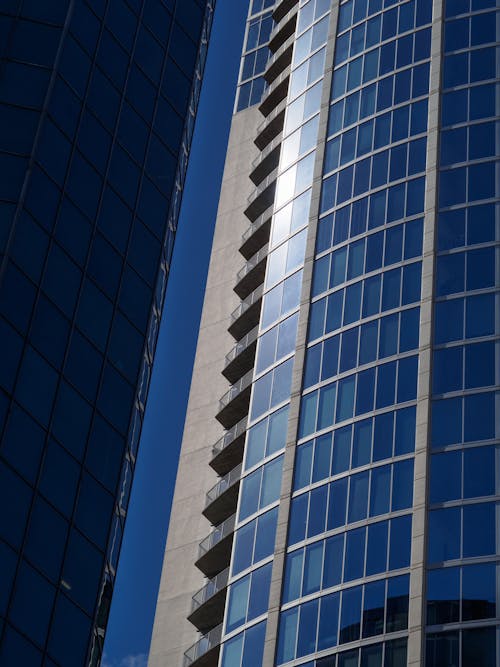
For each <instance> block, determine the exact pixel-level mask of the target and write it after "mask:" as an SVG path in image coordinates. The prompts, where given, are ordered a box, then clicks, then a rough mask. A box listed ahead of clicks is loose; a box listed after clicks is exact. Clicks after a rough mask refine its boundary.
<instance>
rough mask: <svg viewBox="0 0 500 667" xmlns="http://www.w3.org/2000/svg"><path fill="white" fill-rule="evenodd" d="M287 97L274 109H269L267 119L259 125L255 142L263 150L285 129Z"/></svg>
mask: <svg viewBox="0 0 500 667" xmlns="http://www.w3.org/2000/svg"><path fill="white" fill-rule="evenodd" d="M286 103H287V100H286V97H285V98H283V99H282V100H281V102H280V103H279V104H277V105H276V107H275V108H274V109H268V110H267V111H268V113H267V116H266V118H265V120H264V121H263V122H262V123H261V124H260V125H259V126H258V127H257V134H256V136H255V140H254V143H255V145H256V146H257V147H258V148H260V149H261V150H262V149H263V148H265V147H266V146H267V144H268V143H269V142H270V141H271V140H272V139H274V137H275V136H276V135H277V134H278V133H279V132H281V130H282V129H283V123H284V120H285V108H286Z"/></svg>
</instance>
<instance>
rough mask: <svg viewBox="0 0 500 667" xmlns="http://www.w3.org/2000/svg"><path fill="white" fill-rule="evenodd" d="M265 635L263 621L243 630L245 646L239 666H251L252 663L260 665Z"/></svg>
mask: <svg viewBox="0 0 500 667" xmlns="http://www.w3.org/2000/svg"><path fill="white" fill-rule="evenodd" d="M265 636H266V623H265V622H264V623H259V624H258V625H255V626H254V627H253V628H249V629H248V630H247V631H246V632H245V646H244V649H243V660H242V663H241V667H253V665H260V664H261V663H262V659H263V656H264V640H265ZM229 664H232V663H229Z"/></svg>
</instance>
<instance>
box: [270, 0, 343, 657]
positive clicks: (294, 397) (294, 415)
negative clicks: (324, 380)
mask: <svg viewBox="0 0 500 667" xmlns="http://www.w3.org/2000/svg"><path fill="white" fill-rule="evenodd" d="M338 11H339V0H333V2H332V9H331V14H330V26H329V34H328V42H327V50H326V67H325V74H324V78H323V91H322V98H321V111H320V117H319V128H318V140H317V148H316V157H315V163H314V178H313V185H312V196H311V208H310V211H309V225H308V231H307V245H306V254H305V261H304V273H303V281H302V294H301V302H300V313H299V324H298V330H297V343H296V346H295V361H294V367H293V375H292V391H291V401H290V412H289V417H288V432H287V442H286V449H285V459H284V463H283V477H282V483H281V495H280V506H279V513H278V526H277V530H276V546H275V550H274V562H273V570H272V575H271V591H270V596H269V614H268V620H267V627H266V640H265V646H264V659H263V662H262V667H273V665H274V661H275V654H276V642H277V637H278V623H279V610H280V603H281V588H282V581H283V574H284V566H285V555H286V538H287V530H288V517H289V513H290V501H291V494H292V482H293V466H294V461H295V449H296V445H297V430H298V422H299V409H300V397H301V389H302V374H303V368H304V358H305V350H306V344H307V324H308V321H309V306H310V298H311V283H312V276H313V265H314V251H315V247H316V230H317V226H318V215H319V203H320V196H321V182H322V174H323V156H324V151H325V142H326V136H327V127H328V114H329V110H330V89H331V81H332V73H333V56H334V51H335V36H336V34H337V19H338Z"/></svg>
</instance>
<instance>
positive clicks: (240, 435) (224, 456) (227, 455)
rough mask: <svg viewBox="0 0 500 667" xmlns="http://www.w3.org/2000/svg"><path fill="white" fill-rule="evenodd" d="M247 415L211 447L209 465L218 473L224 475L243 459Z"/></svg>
mask: <svg viewBox="0 0 500 667" xmlns="http://www.w3.org/2000/svg"><path fill="white" fill-rule="evenodd" d="M246 432H247V417H246V416H245V417H243V419H241V420H240V421H239V422H238V423H237V424H235V425H234V426H233V428H231V429H230V430H229V431H226V433H224V435H223V436H222V438H220V439H219V440H217V442H216V443H215V445H214V446H213V447H212V457H213V458H212V460H211V461H210V465H211V467H212V468H213V469H214V470H215V472H216V473H217V474H218V475H225V474H226V473H228V472H229V471H230V470H232V469H233V468H234V467H235V466H237V465H238V463H241V461H242V460H243V450H244V446H245V433H246Z"/></svg>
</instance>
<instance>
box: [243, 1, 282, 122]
mask: <svg viewBox="0 0 500 667" xmlns="http://www.w3.org/2000/svg"><path fill="white" fill-rule="evenodd" d="M273 5H274V0H252V3H251V7H250V11H249V15H248V21H247V26H246V36H245V44H244V47H243V54H242V58H241V70H240V77H239V84H238V92H237V96H236V111H241V110H242V109H246V108H247V107H250V106H252V105H254V104H258V103H259V102H260V100H261V98H262V94H263V92H264V91H265V89H266V81H265V79H264V76H263V74H264V70H265V68H266V65H267V61H268V60H269V49H268V46H267V45H268V43H269V36H270V34H271V30H272V27H273V17H272V7H273Z"/></svg>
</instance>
